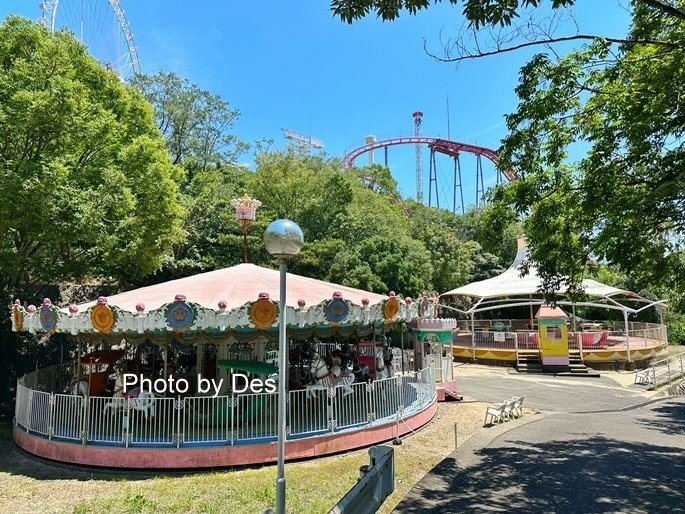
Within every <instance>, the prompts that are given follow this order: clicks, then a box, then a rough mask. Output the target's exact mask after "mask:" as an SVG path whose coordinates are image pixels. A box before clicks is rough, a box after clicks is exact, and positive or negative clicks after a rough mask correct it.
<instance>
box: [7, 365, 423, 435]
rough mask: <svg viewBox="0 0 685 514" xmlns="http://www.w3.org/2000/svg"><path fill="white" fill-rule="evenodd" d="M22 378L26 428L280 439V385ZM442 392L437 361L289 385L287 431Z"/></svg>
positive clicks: (321, 429)
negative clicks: (56, 385) (242, 387)
mask: <svg viewBox="0 0 685 514" xmlns="http://www.w3.org/2000/svg"><path fill="white" fill-rule="evenodd" d="M24 383H25V381H24V380H23V377H22V379H19V381H18V383H17V396H16V408H15V416H16V424H17V426H18V427H21V428H22V429H24V430H26V432H29V433H34V434H39V435H42V436H44V437H47V438H49V439H53V438H56V439H59V440H64V441H74V442H79V443H81V444H107V445H116V446H125V447H141V446H154V447H175V448H178V447H181V446H188V445H193V444H205V445H206V444H217V445H218V444H230V445H235V444H242V443H255V442H270V441H275V440H276V439H277V435H278V427H277V423H276V422H277V393H259V394H240V395H231V396H218V397H216V398H211V397H186V398H180V397H179V398H156V399H155V400H154V403H153V404H152V405H151V406H150V405H147V404H145V403H144V402H143V401H141V400H138V399H125V398H111V397H100V396H90V397H86V398H83V397H80V396H73V395H70V394H61V393H52V392H46V391H39V390H37V389H33V388H30V387H27V386H26V385H24ZM435 400H436V386H435V371H434V369H433V366H430V367H428V368H425V369H423V370H421V371H419V372H416V373H411V374H405V375H397V376H395V377H391V378H386V379H383V380H376V381H373V382H370V383H359V384H352V385H350V386H345V385H337V386H335V387H330V388H323V389H313V388H312V389H305V390H296V391H290V392H289V394H288V399H287V401H288V408H287V416H288V417H287V428H286V437H287V439H297V438H302V437H309V436H313V435H321V434H325V433H332V432H338V431H343V430H349V429H354V428H359V427H364V426H371V425H377V424H385V423H388V422H392V421H396V420H399V419H401V418H403V417H405V416H407V415H410V414H414V413H417V412H421V411H422V410H424V409H425V408H427V407H428V406H430V405H431V404H432V403H433V402H434V401H435Z"/></svg>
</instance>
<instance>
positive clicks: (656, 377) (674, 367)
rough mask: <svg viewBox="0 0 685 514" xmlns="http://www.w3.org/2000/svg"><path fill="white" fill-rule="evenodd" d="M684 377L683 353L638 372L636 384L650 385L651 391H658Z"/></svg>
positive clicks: (654, 363) (658, 361) (684, 362)
mask: <svg viewBox="0 0 685 514" xmlns="http://www.w3.org/2000/svg"><path fill="white" fill-rule="evenodd" d="M683 377H685V359H684V358H683V354H682V353H681V354H679V355H671V356H669V357H667V358H665V359H659V360H657V361H654V362H652V363H651V364H650V366H649V367H647V368H644V369H641V370H638V371H636V372H635V383H636V384H638V383H639V384H645V385H648V386H650V387H649V388H650V389H657V388H659V387H661V386H662V385H665V384H669V383H671V382H672V381H674V380H676V379H678V378H683Z"/></svg>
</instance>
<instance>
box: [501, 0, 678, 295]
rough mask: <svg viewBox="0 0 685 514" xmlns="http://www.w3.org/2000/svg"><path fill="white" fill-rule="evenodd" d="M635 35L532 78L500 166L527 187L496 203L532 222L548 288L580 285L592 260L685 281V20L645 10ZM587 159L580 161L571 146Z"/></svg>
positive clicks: (522, 89)
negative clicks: (643, 42) (639, 41)
mask: <svg viewBox="0 0 685 514" xmlns="http://www.w3.org/2000/svg"><path fill="white" fill-rule="evenodd" d="M629 37H634V38H652V39H659V40H662V41H671V42H673V43H674V45H673V46H671V47H666V46H664V47H661V48H657V47H653V46H635V45H624V46H620V47H615V46H614V45H611V44H610V43H608V42H605V41H597V42H595V43H593V44H591V45H589V46H587V47H586V48H583V49H581V50H577V51H574V52H571V53H570V54H569V55H567V56H566V57H564V58H561V59H559V60H552V59H550V58H549V57H548V56H546V55H538V56H536V57H535V58H534V59H533V60H532V61H531V62H530V63H529V64H528V65H526V66H525V67H524V68H523V69H522V71H521V80H520V84H519V86H518V87H517V94H518V96H519V98H520V103H519V106H518V111H517V112H516V113H514V114H512V115H510V116H508V117H507V123H508V126H509V129H510V134H509V135H508V136H507V137H506V138H505V140H504V141H503V147H502V152H501V156H500V157H501V159H502V162H503V163H504V164H505V165H508V166H512V167H513V168H514V169H517V170H520V175H521V180H518V181H515V182H514V183H512V184H511V185H510V186H508V187H506V188H502V189H501V190H500V191H498V192H497V194H496V195H495V196H496V199H497V200H498V201H501V202H503V203H506V204H509V205H512V206H514V208H515V209H516V210H517V212H518V213H520V214H522V215H523V214H527V215H528V217H527V219H526V221H525V229H526V233H527V234H528V235H529V240H530V241H529V242H530V245H531V251H532V254H531V256H532V259H533V260H534V261H535V262H537V263H538V268H539V271H540V275H541V277H542V278H543V280H544V283H545V285H546V287H547V288H548V289H549V290H552V291H553V290H555V289H556V288H557V287H558V286H560V285H562V284H565V285H569V286H571V287H577V286H578V284H579V283H580V281H581V280H582V278H583V276H584V274H585V273H586V271H585V262H586V260H587V258H588V256H589V255H590V254H593V255H595V256H596V257H598V258H599V259H605V260H606V261H608V262H610V263H614V264H616V265H617V266H618V267H619V268H620V269H622V270H623V271H626V272H629V273H631V274H632V275H638V276H641V277H643V279H644V280H645V281H651V282H652V283H663V282H673V285H674V287H676V292H680V294H682V291H683V290H685V285H684V284H683V283H682V280H676V281H675V282H674V281H673V278H674V277H678V276H682V275H681V274H682V271H683V253H682V252H683V245H684V244H685V210H684V209H683V205H685V171H684V170H685V167H684V166H683V164H684V163H685V148H683V144H682V134H683V130H684V129H685V117H684V116H683V111H682V109H681V108H680V98H681V97H682V96H683V94H684V93H685V88H684V86H683V84H684V81H685V67H684V66H683V64H682V63H683V58H685V20H682V19H680V18H677V17H673V16H670V15H667V14H664V13H663V11H660V10H657V9H653V8H651V7H646V6H644V5H641V4H640V3H637V4H636V8H635V11H634V16H633V23H632V27H631V30H630V34H629ZM581 141H582V142H584V143H585V146H586V148H587V152H586V155H585V157H583V158H581V159H580V160H578V161H577V162H570V159H569V155H570V154H571V151H572V145H574V144H577V143H578V142H581Z"/></svg>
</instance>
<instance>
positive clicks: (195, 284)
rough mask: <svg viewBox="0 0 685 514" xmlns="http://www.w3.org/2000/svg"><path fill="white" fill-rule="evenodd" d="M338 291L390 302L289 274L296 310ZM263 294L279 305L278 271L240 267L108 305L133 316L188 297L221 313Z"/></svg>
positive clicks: (134, 293)
mask: <svg viewBox="0 0 685 514" xmlns="http://www.w3.org/2000/svg"><path fill="white" fill-rule="evenodd" d="M336 291H339V292H340V293H342V297H343V298H344V299H345V300H350V301H351V302H353V303H355V304H357V305H361V304H362V299H363V298H367V299H368V300H369V305H374V304H377V303H380V302H381V301H383V300H386V299H387V296H385V295H379V294H375V293H370V292H367V291H363V290H361V289H355V288H352V287H346V286H341V285H338V284H333V283H332V282H325V281H323V280H316V279H313V278H307V277H302V276H300V275H294V274H292V273H288V274H287V296H286V305H287V306H289V307H294V308H296V307H297V306H298V300H300V299H302V300H304V301H305V303H306V305H307V306H312V305H316V304H319V303H321V302H322V301H324V300H330V299H331V298H333V293H334V292H336ZM260 293H268V294H269V298H270V299H271V300H272V301H274V302H278V295H279V272H278V270H272V269H268V268H262V267H260V266H256V265H254V264H239V265H237V266H233V267H230V268H224V269H220V270H216V271H209V272H207V273H200V274H198V275H193V276H192V277H185V278H179V279H176V280H170V281H169V282H164V283H161V284H155V285H151V286H147V287H141V288H139V289H133V290H131V291H126V292H124V293H119V294H116V295H112V296H108V297H107V303H108V304H109V305H116V306H117V307H119V308H120V309H123V310H126V311H130V312H135V311H136V305H137V304H139V303H142V304H144V305H145V309H146V310H148V311H149V310H153V309H157V308H159V307H161V306H162V305H164V304H167V303H169V302H173V301H174V298H175V296H176V295H184V296H185V297H186V301H188V302H194V303H197V304H199V305H202V306H203V307H206V308H209V309H217V308H218V305H219V302H220V301H224V302H226V306H225V308H226V309H227V310H231V309H233V308H236V307H240V306H242V305H245V304H246V303H248V302H254V301H256V300H257V298H258V296H259V294H260ZM95 303H96V302H95V301H93V302H88V303H85V304H82V305H80V306H79V307H80V308H81V309H85V308H88V307H90V306H91V305H94V304H95Z"/></svg>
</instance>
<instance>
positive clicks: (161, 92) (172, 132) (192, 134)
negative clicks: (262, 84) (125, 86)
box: [131, 71, 247, 179]
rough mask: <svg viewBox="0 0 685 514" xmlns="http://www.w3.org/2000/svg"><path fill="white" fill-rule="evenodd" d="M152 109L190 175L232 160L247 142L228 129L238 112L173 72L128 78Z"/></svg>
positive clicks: (169, 145) (173, 152) (173, 156)
mask: <svg viewBox="0 0 685 514" xmlns="http://www.w3.org/2000/svg"><path fill="white" fill-rule="evenodd" d="M131 85H132V86H133V87H135V88H136V89H138V90H139V91H140V92H141V93H143V95H144V96H145V98H146V99H147V100H148V101H149V102H150V104H151V105H152V106H153V108H154V110H155V121H156V123H157V127H158V128H159V130H160V131H161V132H162V134H164V137H165V138H166V142H167V149H168V150H169V154H170V155H171V159H172V161H173V163H174V164H182V165H183V167H184V168H185V169H186V170H187V172H188V178H189V179H192V177H193V176H194V174H195V173H197V172H198V171H205V170H207V168H208V167H210V166H212V165H214V166H219V165H222V164H223V163H226V162H233V161H235V159H236V158H237V157H238V155H240V154H241V153H242V152H244V151H245V150H246V149H247V145H246V144H245V143H244V142H242V141H240V140H239V139H238V138H237V137H236V136H235V135H234V134H232V133H231V132H230V130H231V129H232V128H233V125H234V124H235V121H236V120H237V119H238V117H239V116H240V112H239V111H238V110H237V109H232V108H231V107H230V106H229V104H228V102H226V101H225V100H224V99H223V98H221V97H220V96H218V95H215V94H213V93H210V92H209V91H207V90H204V89H202V88H201V87H199V86H198V85H197V84H193V83H191V82H190V81H189V80H188V79H182V78H181V77H179V76H178V75H176V74H175V73H171V72H164V71H160V72H158V73H155V74H154V75H145V74H138V75H136V76H134V77H133V78H132V79H131Z"/></svg>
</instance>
